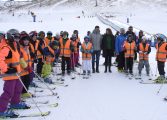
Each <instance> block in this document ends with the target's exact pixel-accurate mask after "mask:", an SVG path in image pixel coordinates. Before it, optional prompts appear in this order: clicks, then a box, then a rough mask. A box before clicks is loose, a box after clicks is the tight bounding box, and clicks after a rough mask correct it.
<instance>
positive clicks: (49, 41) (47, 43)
mask: <svg viewBox="0 0 167 120" xmlns="http://www.w3.org/2000/svg"><path fill="white" fill-rule="evenodd" d="M44 41H45V43H46V45H49V44H50V43H51V42H53V41H54V37H52V39H51V40H49V39H48V38H47V37H45V40H44Z"/></svg>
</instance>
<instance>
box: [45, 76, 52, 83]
mask: <svg viewBox="0 0 167 120" xmlns="http://www.w3.org/2000/svg"><path fill="white" fill-rule="evenodd" d="M44 82H46V83H49V84H53V81H52V79H51V78H48V77H47V78H44Z"/></svg>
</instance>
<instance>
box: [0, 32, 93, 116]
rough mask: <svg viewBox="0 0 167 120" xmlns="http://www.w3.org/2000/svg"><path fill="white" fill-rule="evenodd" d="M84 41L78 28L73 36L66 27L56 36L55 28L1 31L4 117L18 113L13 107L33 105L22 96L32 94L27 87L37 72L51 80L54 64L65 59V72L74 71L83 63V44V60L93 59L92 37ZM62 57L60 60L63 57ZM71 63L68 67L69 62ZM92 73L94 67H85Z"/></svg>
mask: <svg viewBox="0 0 167 120" xmlns="http://www.w3.org/2000/svg"><path fill="white" fill-rule="evenodd" d="M84 40H85V41H84V42H83V44H81V42H80V38H79V36H78V31H77V30H74V33H73V34H72V37H71V38H69V34H68V32H66V31H63V32H60V35H59V34H57V35H56V36H55V37H53V35H52V32H50V31H48V32H47V36H46V37H45V32H44V31H40V32H39V33H37V32H36V31H31V32H30V33H29V34H28V33H27V32H25V31H22V32H19V31H18V30H16V29H10V30H8V31H7V33H6V34H5V33H3V32H1V33H0V72H1V73H0V75H1V77H2V79H3V80H4V88H3V93H2V95H1V96H0V117H17V116H18V114H16V113H15V112H13V109H29V108H30V106H29V105H27V104H26V103H25V102H22V100H21V97H22V98H29V97H32V94H30V93H29V92H28V91H27V90H28V89H29V86H30V85H33V78H34V77H35V75H38V76H40V77H43V78H44V81H45V82H47V83H52V80H51V79H50V75H51V72H52V71H53V66H54V65H56V64H57V63H58V62H59V61H61V70H62V75H64V74H65V70H67V74H70V73H71V71H74V67H77V66H80V64H79V52H80V49H79V48H80V46H81V51H82V52H83V54H82V58H83V63H84V64H85V65H86V64H89V65H90V61H89V62H88V60H91V49H92V45H91V43H89V40H90V39H89V37H88V36H86V37H85V38H84ZM59 59H60V60H59ZM66 65H67V69H66V68H65V66H66ZM86 70H87V71H88V73H90V70H91V68H88V69H87V67H85V69H84V71H86Z"/></svg>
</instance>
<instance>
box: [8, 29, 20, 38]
mask: <svg viewBox="0 0 167 120" xmlns="http://www.w3.org/2000/svg"><path fill="white" fill-rule="evenodd" d="M7 33H10V34H11V35H13V36H14V38H19V37H20V33H19V31H18V30H17V29H10V30H8V31H7Z"/></svg>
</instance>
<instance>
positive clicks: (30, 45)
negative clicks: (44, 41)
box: [29, 43, 35, 62]
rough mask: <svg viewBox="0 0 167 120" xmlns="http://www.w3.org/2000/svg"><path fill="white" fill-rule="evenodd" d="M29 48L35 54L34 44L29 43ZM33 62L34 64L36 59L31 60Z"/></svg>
mask: <svg viewBox="0 0 167 120" xmlns="http://www.w3.org/2000/svg"><path fill="white" fill-rule="evenodd" d="M29 47H30V49H31V52H32V53H35V48H34V46H33V44H31V43H29ZM31 62H34V58H31Z"/></svg>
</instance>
